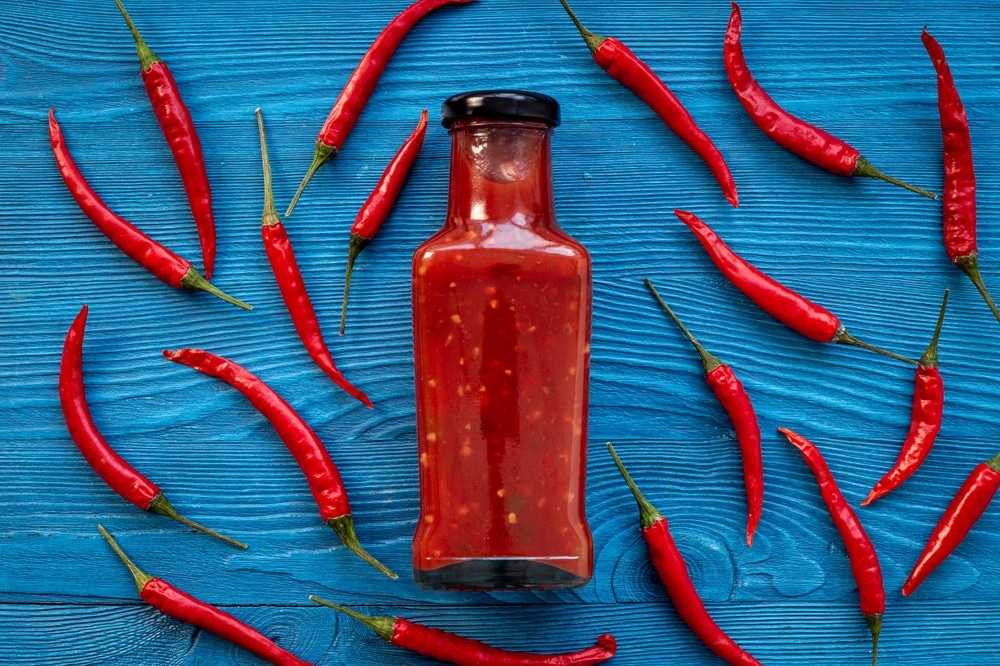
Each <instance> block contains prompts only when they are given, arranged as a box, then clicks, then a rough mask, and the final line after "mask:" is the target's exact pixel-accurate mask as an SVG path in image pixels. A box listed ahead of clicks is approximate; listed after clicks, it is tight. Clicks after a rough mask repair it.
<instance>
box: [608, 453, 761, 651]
mask: <svg viewBox="0 0 1000 666" xmlns="http://www.w3.org/2000/svg"><path fill="white" fill-rule="evenodd" d="M607 447H608V451H610V452H611V457H612V458H613V459H614V461H615V465H616V466H617V467H618V471H619V472H621V475H622V477H623V478H624V479H625V483H627V484H628V487H629V490H631V491H632V495H633V496H634V497H635V501H636V504H638V505H639V527H640V531H641V532H642V538H643V539H644V540H645V541H646V548H647V549H648V550H649V559H650V561H651V562H652V563H653V568H654V569H656V573H657V575H658V576H659V577H660V582H662V583H663V587H664V588H666V590H667V596H669V597H670V601H671V602H672V603H673V604H674V608H676V609H677V614H678V615H679V616H680V618H681V619H682V620H684V624H686V625H687V626H688V627H690V629H691V631H692V632H693V633H694V635H695V636H697V637H698V638H699V639H700V640H701V642H702V643H704V644H705V645H706V646H707V647H708V649H709V650H711V651H712V652H714V653H715V654H716V655H717V656H718V657H720V658H722V659H724V660H725V661H727V662H729V663H730V664H742V665H745V666H760V662H759V661H757V660H756V659H754V657H753V656H752V655H750V653H748V652H746V651H745V650H744V649H743V648H741V647H740V646H739V645H737V644H736V642H735V641H734V640H733V639H732V638H730V637H729V636H727V635H726V633H725V632H724V631H722V629H721V628H720V627H719V625H717V624H716V623H715V620H713V619H712V617H711V616H710V615H709V614H708V611H707V610H705V603H704V602H703V601H702V600H701V597H699V596H698V591H697V590H696V589H695V587H694V582H692V580H691V576H690V574H688V570H687V564H686V563H685V562H684V556H683V555H681V551H680V550H678V549H677V544H676V543H674V538H673V537H672V536H671V535H670V525H669V524H667V519H666V518H664V517H663V515H662V514H661V513H660V512H659V511H657V510H656V507H655V506H653V505H652V504H651V503H650V502H649V500H647V499H646V498H645V497H644V496H643V494H642V493H641V492H639V487H638V486H637V485H635V482H634V481H633V480H632V477H631V476H629V473H628V472H627V471H626V470H625V465H623V464H622V461H621V460H620V459H619V458H618V454H617V453H615V449H614V447H613V446H611V442H608V444H607Z"/></svg>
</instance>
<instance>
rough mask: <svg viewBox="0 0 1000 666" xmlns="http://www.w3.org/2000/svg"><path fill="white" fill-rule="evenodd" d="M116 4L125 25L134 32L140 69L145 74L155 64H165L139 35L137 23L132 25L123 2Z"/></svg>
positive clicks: (118, 0)
mask: <svg viewBox="0 0 1000 666" xmlns="http://www.w3.org/2000/svg"><path fill="white" fill-rule="evenodd" d="M115 4H116V5H118V11H120V12H121V13H122V18H124V19H125V24H126V25H128V29H129V30H130V31H131V32H132V39H134V40H135V52H136V53H137V54H139V69H140V70H142V71H143V72H145V71H146V70H148V69H149V68H150V67H151V66H152V64H153V63H154V62H163V60H162V59H161V58H160V57H159V56H157V55H156V54H155V53H153V50H152V49H151V48H149V47H148V46H147V45H146V40H144V39H143V38H142V35H140V34H139V30H138V29H137V28H136V27H135V23H132V17H131V16H129V15H128V12H127V11H125V6H124V5H123V4H122V3H121V0H115Z"/></svg>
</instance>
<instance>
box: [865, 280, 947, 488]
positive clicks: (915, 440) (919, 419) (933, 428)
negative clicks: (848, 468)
mask: <svg viewBox="0 0 1000 666" xmlns="http://www.w3.org/2000/svg"><path fill="white" fill-rule="evenodd" d="M946 307H948V290H947V289H945V290H944V300H943V301H942V302H941V311H940V313H939V314H938V320H937V326H935V327H934V335H933V336H932V337H931V342H930V344H929V345H927V349H926V350H925V351H924V354H923V356H921V357H920V365H918V366H917V372H916V376H915V377H914V384H915V386H914V389H913V411H912V412H911V414H910V431H909V432H908V433H907V435H906V440H905V441H904V442H903V446H902V448H901V449H900V451H899V457H898V458H897V459H896V462H895V464H893V466H892V469H890V470H889V471H888V472H886V473H885V475H884V476H883V477H882V478H881V479H879V481H878V483H876V484H875V486H874V487H873V488H872V490H871V492H870V493H868V497H866V498H865V500H864V501H863V502H862V503H861V506H867V505H869V504H871V503H872V502H874V501H875V500H877V499H878V498H879V497H882V496H883V495H885V494H887V493H889V492H891V491H893V490H895V489H896V488H898V487H899V486H901V485H902V484H903V482H904V481H906V480H907V479H908V478H910V476H912V475H913V473H914V472H916V471H917V468H918V467H920V465H922V464H923V462H924V460H926V459H927V454H929V453H930V452H931V447H933V446H934V440H935V439H936V438H937V435H938V432H940V431H941V417H942V415H943V414H944V381H943V380H942V379H941V372H940V371H939V370H938V365H939V364H938V355H937V348H938V339H939V338H940V337H941V325H942V324H943V323H944V311H945V308H946Z"/></svg>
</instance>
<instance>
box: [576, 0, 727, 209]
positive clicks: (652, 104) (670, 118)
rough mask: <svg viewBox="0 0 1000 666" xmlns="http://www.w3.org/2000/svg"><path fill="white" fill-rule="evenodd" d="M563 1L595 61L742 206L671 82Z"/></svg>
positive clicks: (721, 162)
mask: <svg viewBox="0 0 1000 666" xmlns="http://www.w3.org/2000/svg"><path fill="white" fill-rule="evenodd" d="M559 1H560V2H561V3H562V6H563V8H565V9H566V12H567V13H568V14H569V17H570V18H571V19H572V20H573V23H575V24H576V27H577V29H578V30H579V31H580V34H581V35H583V41H585V42H586V43H587V47H588V48H589V49H590V53H591V55H592V56H593V58H594V62H596V63H597V64H598V65H599V66H600V68H601V69H603V70H604V71H606V72H607V73H608V74H610V75H611V78H613V79H615V80H616V81H618V82H619V83H621V84H622V85H623V86H625V87H626V88H628V89H629V90H631V91H632V92H633V93H635V94H636V96H637V97H638V98H639V99H641V100H642V101H643V102H645V103H646V105H647V106H649V108H651V109H652V110H653V111H654V112H655V113H656V115H657V116H659V117H660V120H662V121H663V122H664V123H666V125H667V127H669V128H670V131H672V132H673V133H674V134H676V135H677V136H678V137H680V139H681V140H682V141H683V142H684V143H686V144H687V145H688V146H689V147H690V148H691V150H693V151H694V152H695V153H697V154H698V156H699V157H701V159H703V160H704V161H705V164H707V165H708V168H709V169H710V170H711V171H712V175H713V176H715V179H716V180H717V181H718V183H719V186H720V187H721V188H722V192H723V194H725V196H726V200H728V201H729V203H731V204H732V205H733V206H739V205H740V201H739V196H738V195H737V193H736V183H734V182H733V176H732V174H731V173H730V172H729V166H728V165H727V164H726V160H725V158H723V157H722V153H720V152H719V149H718V148H716V147H715V144H714V143H712V140H711V139H710V138H708V135H707V134H705V132H703V131H702V130H701V128H700V127H698V124H697V123H696V122H695V121H694V118H692V117H691V113H690V112H689V111H688V110H687V109H686V108H684V105H683V104H681V102H680V100H679V99H677V97H676V96H675V95H674V93H673V92H672V91H671V90H670V88H668V87H667V84H665V83H664V82H663V81H662V80H661V79H660V77H658V76H657V75H656V73H655V72H653V70H652V69H650V67H649V65H647V64H646V63H645V62H643V61H642V60H641V59H640V58H639V56H637V55H636V54H635V53H633V52H632V50H631V49H630V48H629V47H627V46H625V44H623V43H622V42H621V41H619V40H618V39H615V38H614V37H602V36H601V35H598V34H596V33H594V32H591V31H590V30H588V29H587V28H585V27H584V26H583V24H582V23H581V22H580V21H579V19H577V18H576V15H575V14H574V13H573V10H572V9H571V8H570V6H569V3H567V2H566V0H559Z"/></svg>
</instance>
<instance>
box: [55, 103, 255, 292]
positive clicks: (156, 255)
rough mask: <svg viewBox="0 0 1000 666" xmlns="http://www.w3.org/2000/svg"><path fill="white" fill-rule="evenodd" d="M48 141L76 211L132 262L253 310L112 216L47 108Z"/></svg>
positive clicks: (173, 284) (179, 285)
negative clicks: (81, 170)
mask: <svg viewBox="0 0 1000 666" xmlns="http://www.w3.org/2000/svg"><path fill="white" fill-rule="evenodd" d="M49 140H50V142H51V143H52V153H53V154H54V155H55V158H56V164H57V165H58V167H59V173H60V175H62V178H63V181H65V183H66V187H67V188H69V192H70V194H72V195H73V198H74V199H75V200H76V203H77V205H78V206H80V210H82V211H83V213H84V215H86V216H87V217H89V218H90V221H91V222H93V223H94V226H96V227H97V228H98V229H100V230H101V233H103V234H104V235H105V236H107V237H108V239H109V240H110V241H111V242H112V243H114V244H115V246H117V247H118V249H119V250H121V251H122V252H124V253H125V254H126V255H127V256H128V257H129V258H130V259H132V261H134V262H136V263H137V264H139V265H140V266H142V267H143V268H145V269H146V270H147V271H149V272H150V273H152V274H153V275H155V276H156V277H157V278H159V279H160V280H162V281H163V282H166V283H167V284H169V285H170V286H171V287H174V288H175V289H198V290H201V291H207V292H208V293H210V294H213V295H215V296H218V297H219V298H221V299H222V300H224V301H226V302H227V303H232V304H233V305H236V306H239V307H241V308H243V309H244V310H252V309H253V308H252V307H251V306H250V305H248V304H246V303H244V302H243V301H240V300H237V299H235V298H233V297H232V296H230V295H229V294H226V293H224V292H223V291H222V290H221V289H219V288H218V287H216V286H215V285H213V284H212V283H211V282H209V281H208V280H206V279H205V278H204V277H202V275H201V273H199V272H198V269H197V268H195V267H194V266H192V265H191V263H190V262H188V260H187V259H184V258H183V257H181V256H179V255H177V254H175V253H174V252H172V251H170V250H169V249H167V248H166V247H164V246H163V245H160V244H159V243H157V242H156V241H154V240H153V239H152V238H150V237H149V236H147V235H146V234H144V233H143V232H142V231H140V230H139V229H138V228H137V227H135V225H133V224H132V223H131V222H129V221H128V220H126V219H125V218H122V217H119V216H118V215H116V214H115V213H114V212H113V211H112V210H111V209H110V208H108V207H107V205H106V204H105V203H104V202H103V201H101V198H100V197H99V196H97V192H95V191H94V190H93V188H92V187H90V184H89V183H87V180H86V179H85V178H84V177H83V174H82V173H80V170H79V169H78V168H77V166H76V163H75V162H74V161H73V157H72V156H71V155H70V154H69V149H68V148H67V147H66V140H65V139H64V138H63V133H62V129H61V128H60V127H59V123H57V122H56V114H55V110H54V109H49Z"/></svg>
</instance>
